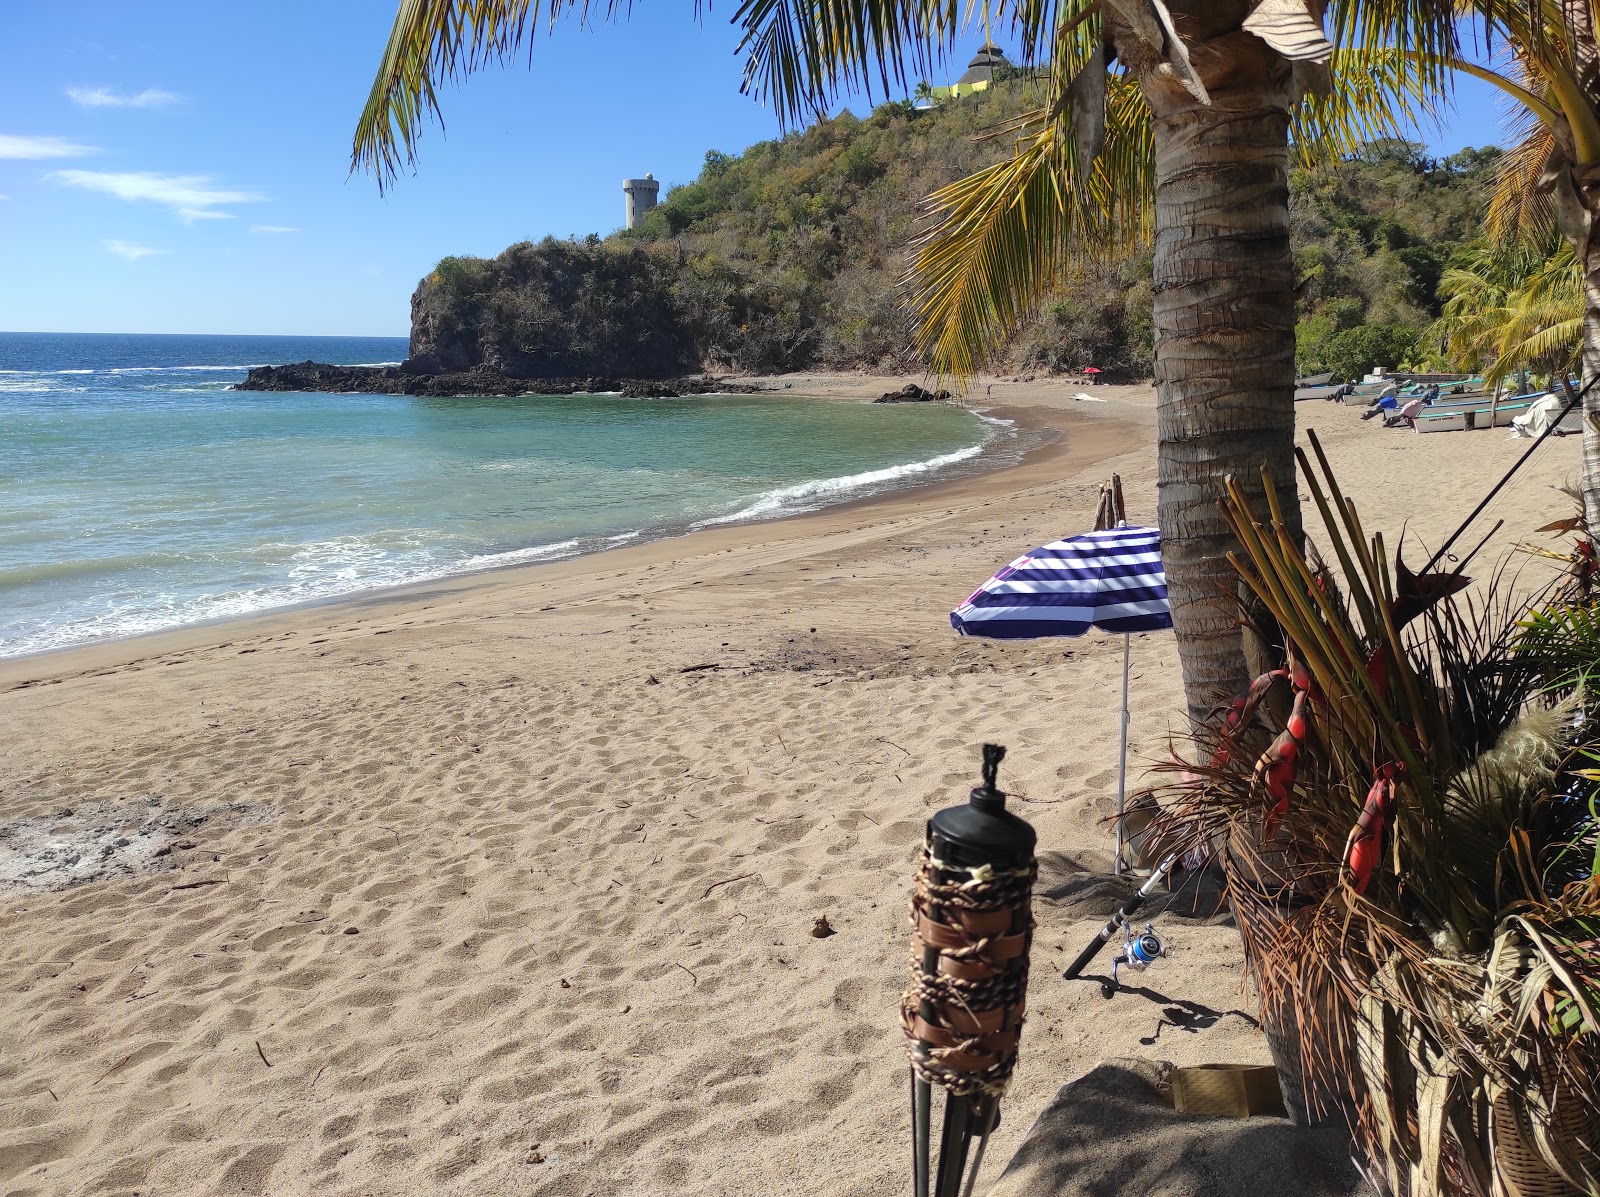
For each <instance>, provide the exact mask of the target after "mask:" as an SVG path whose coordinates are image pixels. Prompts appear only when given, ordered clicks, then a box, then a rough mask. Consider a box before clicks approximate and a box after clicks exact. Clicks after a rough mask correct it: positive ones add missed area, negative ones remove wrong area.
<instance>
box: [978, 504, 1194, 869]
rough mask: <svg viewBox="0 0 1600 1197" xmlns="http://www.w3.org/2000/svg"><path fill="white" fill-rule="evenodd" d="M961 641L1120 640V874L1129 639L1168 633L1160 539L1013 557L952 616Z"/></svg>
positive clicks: (1097, 535)
mask: <svg viewBox="0 0 1600 1197" xmlns="http://www.w3.org/2000/svg"><path fill="white" fill-rule="evenodd" d="M950 625H951V626H952V627H954V628H955V630H956V631H958V632H960V633H961V634H962V635H963V636H994V637H998V638H1010V639H1032V638H1035V637H1039V636H1082V635H1083V634H1084V633H1085V632H1087V631H1088V630H1089V629H1090V628H1100V629H1101V630H1102V631H1106V632H1115V633H1119V634H1121V636H1122V752H1121V756H1120V758H1119V763H1118V767H1117V852H1116V868H1117V869H1118V870H1119V871H1120V870H1121V868H1122V815H1123V804H1124V802H1125V800H1126V797H1127V781H1128V671H1129V664H1130V662H1129V657H1130V647H1129V639H1130V637H1131V636H1132V634H1133V633H1134V632H1151V631H1157V630H1159V629H1161V628H1170V627H1171V626H1172V609H1171V608H1170V607H1169V606H1168V605H1167V575H1166V571H1165V570H1164V569H1163V568H1162V565H1161V533H1160V532H1159V531H1158V530H1157V529H1155V528H1134V527H1126V526H1124V527H1121V528H1108V529H1106V530H1105V531H1102V532H1085V533H1084V534H1083V535H1081V536H1069V537H1068V538H1067V539H1065V540H1057V541H1055V542H1053V543H1051V544H1047V545H1045V546H1043V547H1042V548H1037V549H1034V550H1033V552H1031V553H1028V554H1026V555H1025V556H1022V557H1018V558H1017V559H1016V560H1015V561H1013V562H1012V563H1011V564H1010V565H1008V566H1006V567H1005V568H1004V569H1002V570H1001V571H1000V572H999V573H997V574H995V576H994V577H992V578H990V579H989V580H988V581H987V582H985V583H984V584H983V585H982V586H980V587H978V589H976V590H975V591H973V592H972V594H970V595H969V596H968V597H967V601H966V602H964V603H962V604H961V605H960V606H959V607H957V608H956V609H955V610H954V611H952V612H950Z"/></svg>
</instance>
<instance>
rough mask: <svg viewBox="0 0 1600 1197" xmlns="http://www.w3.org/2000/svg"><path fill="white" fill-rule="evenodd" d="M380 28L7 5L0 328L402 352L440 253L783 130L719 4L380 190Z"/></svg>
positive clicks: (511, 231)
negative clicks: (374, 142) (368, 143)
mask: <svg viewBox="0 0 1600 1197" xmlns="http://www.w3.org/2000/svg"><path fill="white" fill-rule="evenodd" d="M394 9H395V0H335V2H333V3H329V2H328V0H204V2H202V0H146V2H143V3H136V4H130V3H128V2H127V0H80V2H79V3H76V4H70V5H68V4H62V3H60V2H59V0H5V3H4V4H3V6H0V46H3V47H5V49H4V51H0V53H3V62H4V70H0V196H3V197H4V198H3V199H0V278H3V279H5V280H6V282H7V284H8V285H6V286H4V287H0V329H4V330H8V331H30V330H31V331H72V332H174V333H176V332H189V333H291V334H293V333H298V334H313V333H325V334H343V335H378V336H382V335H394V336H403V335H405V333H406V332H407V330H408V327H409V301H410V295H411V291H412V288H413V287H414V286H415V285H416V281H417V279H418V278H420V277H421V276H422V275H423V274H425V273H426V272H427V271H428V270H429V269H430V268H431V267H432V265H433V264H434V263H435V262H436V261H438V259H439V258H441V257H444V256H445V255H447V254H481V255H493V254H496V253H498V252H500V250H502V249H504V248H505V247H506V246H507V245H509V244H511V243H513V242H515V241H520V240H526V239H535V238H539V237H542V236H544V235H545V234H547V233H548V234H554V235H556V236H566V235H567V234H570V233H576V234H580V235H581V234H584V233H588V232H599V233H607V232H610V231H611V230H613V229H614V228H616V227H617V225H618V224H620V223H621V219H622V191H621V181H622V179H623V178H624V177H625V176H631V175H642V174H644V173H645V172H646V171H652V172H654V174H655V175H656V177H657V178H658V179H661V180H663V181H664V183H666V184H667V185H668V186H670V185H671V184H673V183H679V182H687V181H688V180H690V179H692V178H693V177H694V176H695V175H696V174H697V173H698V172H699V168H700V164H701V162H702V160H703V159H704V157H705V153H706V151H707V150H708V149H719V150H724V151H729V152H731V151H737V150H739V149H742V148H743V147H744V146H746V145H748V144H750V143H751V142H753V141H759V140H761V139H763V138H767V137H773V136H776V135H777V133H778V132H779V128H778V123H777V121H776V119H775V117H774V116H773V114H772V113H771V112H770V111H769V110H765V109H763V108H761V107H760V106H759V105H757V104H756V103H755V102H754V101H752V100H750V99H749V98H747V97H744V96H741V95H740V94H739V83H740V78H741V69H742V64H741V61H740V60H739V59H738V58H737V57H736V56H735V53H734V48H735V46H736V44H737V41H738V38H737V34H736V32H735V31H734V30H733V29H732V28H731V27H730V26H729V25H728V24H727V17H728V15H731V11H732V9H733V6H732V5H731V4H730V5H728V6H727V7H725V8H723V9H721V10H718V11H717V12H714V13H712V14H710V15H708V17H707V19H706V22H705V23H704V25H697V24H696V23H695V22H694V20H693V19H692V15H691V14H692V5H690V4H687V3H678V4H673V5H670V6H669V5H664V4H657V5H650V4H639V5H636V6H635V8H634V15H633V17H632V19H631V20H629V21H627V22H625V23H623V24H620V25H613V26H602V27H598V28H590V29H579V28H577V27H576V26H572V25H568V26H566V27H563V28H561V29H558V30H557V32H556V34H555V35H554V36H553V37H548V38H547V37H542V36H541V37H540V38H539V39H538V40H537V42H536V44H535V47H534V49H533V54H532V70H531V71H530V70H527V69H524V68H523V67H522V66H520V65H519V66H518V67H515V68H511V69H505V70H491V71H488V72H485V73H483V74H480V75H476V76H473V77H471V78H470V79H468V80H467V82H466V83H465V84H464V85H463V86H461V87H460V88H454V89H449V90H447V91H446V92H445V95H444V99H443V103H444V112H445V120H446V122H447V130H446V132H444V133H441V132H440V131H439V130H438V129H437V128H432V129H430V130H429V131H428V132H427V133H426V135H425V136H424V139H423V143H422V147H421V155H420V160H419V169H418V171H417V173H416V174H415V175H414V176H413V175H407V176H403V177H402V178H401V179H400V180H399V182H398V184H397V185H396V186H395V187H394V188H393V189H392V190H391V191H390V192H388V193H386V194H385V195H383V196H380V195H379V194H378V190H377V187H376V185H375V184H374V183H373V181H372V179H371V178H370V177H366V176H350V175H349V174H348V162H349V152H350V135H351V131H352V129H353V127H354V124H355V120H356V117H357V115H358V113H359V112H360V109H361V105H362V103H363V101H364V100H365V97H366V92H367V88H368V86H369V85H370V83H371V78H372V72H373V70H374V68H375V67H376V64H377V60H378V55H379V53H380V51H381V50H382V47H383V42H384V38H385V36H386V34H387V32H388V28H389V24H390V21H391V20H392V18H393V14H394ZM997 32H998V31H997ZM981 40H982V39H981V37H980V36H979V35H978V34H977V32H974V33H973V34H972V36H970V37H968V38H967V39H965V40H964V41H963V43H962V46H961V50H960V53H959V54H958V55H957V57H958V59H959V61H958V62H957V63H956V64H955V65H954V67H953V69H952V70H951V75H952V77H953V76H954V75H957V74H959V73H960V71H961V68H962V67H963V66H964V65H965V60H966V57H967V56H968V55H970V53H971V50H972V48H973V47H975V46H976V45H977V44H978V43H979V42H980V41H981ZM997 40H999V41H1000V42H1001V44H1002V46H1003V47H1004V46H1005V45H1006V39H1004V38H997ZM948 81H950V80H946V79H935V80H933V82H934V83H936V84H937V83H944V82H948ZM878 98H879V99H881V98H882V97H881V96H880V97H878ZM1459 100H1460V103H1459V105H1458V111H1457V114H1456V116H1455V117H1454V118H1453V119H1452V121H1451V122H1450V128H1449V129H1448V130H1447V131H1446V132H1444V133H1443V134H1437V135H1435V134H1425V135H1423V137H1422V138H1421V139H1422V140H1426V141H1428V142H1429V143H1430V144H1431V145H1432V146H1433V147H1434V148H1435V150H1436V151H1437V152H1441V153H1448V152H1451V151H1454V150H1456V149H1459V148H1461V147H1462V146H1464V145H1484V144H1488V143H1490V142H1493V141H1495V140H1497V139H1498V136H1499V120H1498V115H1497V111H1498V108H1497V104H1496V102H1495V101H1494V99H1493V93H1492V92H1491V91H1490V90H1489V89H1488V88H1486V87H1485V86H1484V85H1481V84H1472V85H1471V86H1470V87H1463V88H1462V90H1461V93H1460V96H1459ZM852 106H853V107H855V108H856V109H857V111H863V110H864V109H865V107H866V104H865V101H864V100H862V99H861V98H859V97H858V98H857V99H855V100H854V101H853V104H852Z"/></svg>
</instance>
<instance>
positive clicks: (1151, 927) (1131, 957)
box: [1100, 914, 1172, 999]
mask: <svg viewBox="0 0 1600 1197" xmlns="http://www.w3.org/2000/svg"><path fill="white" fill-rule="evenodd" d="M1118 921H1119V922H1120V923H1121V927H1122V952H1121V954H1120V955H1118V956H1115V957H1114V958H1113V959H1112V961H1111V980H1109V981H1105V982H1102V983H1101V985H1100V996H1102V997H1104V998H1107V999H1110V998H1112V997H1114V996H1116V993H1117V990H1119V989H1121V988H1122V978H1121V976H1120V975H1119V970H1121V969H1123V968H1131V969H1132V970H1133V971H1134V972H1137V973H1142V972H1144V970H1145V969H1147V968H1149V967H1150V966H1151V965H1152V964H1154V963H1155V962H1156V961H1157V960H1163V959H1165V958H1166V957H1168V956H1170V955H1172V945H1170V944H1169V943H1167V941H1166V940H1164V939H1162V938H1161V936H1159V935H1157V934H1156V928H1155V924H1154V923H1146V924H1145V925H1144V930H1143V931H1139V932H1135V931H1134V929H1133V924H1132V923H1130V922H1129V921H1128V916H1127V915H1125V914H1124V915H1119V916H1118Z"/></svg>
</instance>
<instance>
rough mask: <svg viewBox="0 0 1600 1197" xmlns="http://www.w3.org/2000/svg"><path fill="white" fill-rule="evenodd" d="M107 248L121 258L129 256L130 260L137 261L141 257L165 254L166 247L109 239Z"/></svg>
mask: <svg viewBox="0 0 1600 1197" xmlns="http://www.w3.org/2000/svg"><path fill="white" fill-rule="evenodd" d="M106 250H107V251H108V252H110V253H114V254H116V255H117V257H119V258H127V259H128V261H130V262H137V261H138V260H139V259H140V258H148V257H150V256H152V255H154V254H164V253H166V252H167V251H166V250H164V249H153V248H151V247H150V246H148V245H140V244H138V243H137V242H134V241H107V242H106Z"/></svg>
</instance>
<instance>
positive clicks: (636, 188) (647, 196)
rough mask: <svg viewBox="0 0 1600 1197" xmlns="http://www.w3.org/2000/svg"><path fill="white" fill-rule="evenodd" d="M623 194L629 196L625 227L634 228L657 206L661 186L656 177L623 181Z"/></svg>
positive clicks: (625, 210) (649, 175)
mask: <svg viewBox="0 0 1600 1197" xmlns="http://www.w3.org/2000/svg"><path fill="white" fill-rule="evenodd" d="M622 194H623V195H625V196H627V197H628V198H627V203H626V206H625V208H624V211H623V216H624V219H625V220H626V221H627V223H626V225H625V226H624V227H626V228H630V229H631V228H633V226H634V225H636V224H638V223H639V221H640V219H641V218H642V217H643V216H644V214H645V213H646V212H648V211H650V209H651V208H654V207H655V206H656V197H657V196H658V195H660V194H661V184H660V183H658V182H656V177H655V175H652V174H647V175H645V177H644V178H642V179H623V180H622Z"/></svg>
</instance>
